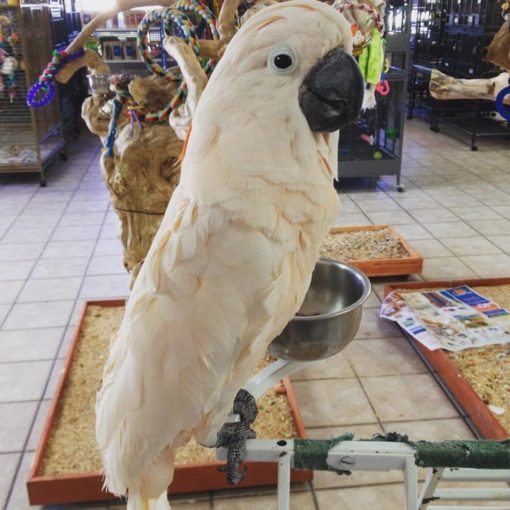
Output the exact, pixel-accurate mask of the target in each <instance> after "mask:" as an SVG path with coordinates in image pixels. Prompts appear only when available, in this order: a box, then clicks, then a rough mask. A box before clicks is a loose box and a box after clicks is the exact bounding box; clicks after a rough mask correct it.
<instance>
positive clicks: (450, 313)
mask: <svg viewBox="0 0 510 510" xmlns="http://www.w3.org/2000/svg"><path fill="white" fill-rule="evenodd" d="M380 316H381V317H383V318H385V319H389V320H392V321H395V322H397V323H398V324H399V326H400V327H402V328H403V329H404V330H405V331H407V332H408V333H409V334H410V335H411V336H413V337H414V338H415V339H416V340H418V342H420V343H422V344H423V345H425V347H427V348H428V349H430V350H431V351H434V350H436V349H445V350H447V351H461V350H463V349H471V348H473V347H483V346H485V345H492V344H502V343H506V342H510V312H509V311H508V310H506V309H504V308H501V307H500V306H499V305H498V304H497V303H495V302H494V301H492V300H490V299H488V298H486V297H484V296H482V295H480V294H478V293H477V292H475V291H474V290H473V289H471V288H470V287H468V286H467V285H461V286H459V287H454V288H450V289H443V290H427V291H422V292H398V291H393V292H392V293H391V294H389V295H388V296H387V297H386V298H385V300H384V301H383V303H382V305H381V313H380Z"/></svg>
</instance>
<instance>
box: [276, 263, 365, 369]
mask: <svg viewBox="0 0 510 510" xmlns="http://www.w3.org/2000/svg"><path fill="white" fill-rule="evenodd" d="M369 294H370V281H369V279H368V278H367V277H366V276H365V275H364V274H363V273H362V272H361V271H359V270H358V269H356V268H355V267H352V266H350V265H349V264H345V263H342V262H336V261H333V260H326V259H321V260H319V261H318V262H317V265H316V266H315V270H314V272H313V275H312V282H311V284H310V288H309V289H308V292H307V294H306V296H305V300H304V302H303V304H302V306H301V308H300V310H299V312H298V313H297V315H296V316H295V317H294V319H292V321H290V322H289V324H287V326H286V327H285V329H284V330H283V332H282V333H281V335H280V336H278V337H276V338H275V339H274V340H273V342H272V343H271V344H270V346H269V352H270V353H271V354H272V355H273V356H275V357H277V358H280V359H286V360H291V361H314V360H320V359H325V358H329V357H330V356H333V355H334V354H336V353H337V352H339V351H340V350H342V349H343V348H344V347H346V346H347V344H349V342H350V341H351V340H352V339H353V338H354V337H355V335H356V333H357V331H358V328H359V325H360V322H361V314H362V309H363V303H364V302H365V301H366V300H367V298H368V296H369Z"/></svg>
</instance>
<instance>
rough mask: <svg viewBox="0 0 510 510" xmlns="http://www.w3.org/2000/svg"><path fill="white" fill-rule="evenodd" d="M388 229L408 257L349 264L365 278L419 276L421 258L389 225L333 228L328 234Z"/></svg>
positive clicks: (421, 266)
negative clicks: (362, 273) (365, 276)
mask: <svg viewBox="0 0 510 510" xmlns="http://www.w3.org/2000/svg"><path fill="white" fill-rule="evenodd" d="M385 228H387V229H389V230H390V231H391V232H392V234H394V235H395V236H396V237H398V239H399V241H400V242H401V243H402V245H403V246H404V248H405V249H406V251H407V252H408V253H409V257H407V258H405V259H378V260H351V261H349V264H351V265H352V266H354V267H357V268H358V269H360V270H361V271H363V272H364V273H365V274H366V275H367V276H400V275H409V274H420V273H421V272H422V271H423V257H422V256H421V255H420V254H419V253H418V252H417V251H416V250H415V249H414V248H413V247H412V246H411V245H410V244H409V243H408V241H406V240H405V239H404V238H403V237H402V236H401V235H400V234H399V233H398V232H397V231H396V230H395V229H394V228H393V227H392V226H391V225H367V226H361V227H335V228H332V229H331V230H330V234H348V233H350V232H360V231H369V232H370V231H376V230H383V229H385Z"/></svg>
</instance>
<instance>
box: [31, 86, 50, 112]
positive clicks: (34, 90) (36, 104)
mask: <svg viewBox="0 0 510 510" xmlns="http://www.w3.org/2000/svg"><path fill="white" fill-rule="evenodd" d="M44 87H46V92H44V94H43V96H42V97H41V99H39V100H37V99H36V96H37V94H39V92H40V91H41V90H42V89H43V88H44ZM54 95H55V85H53V83H52V82H51V81H48V82H46V83H43V82H40V81H38V82H37V83H35V84H34V85H32V87H31V88H30V90H29V91H28V94H27V104H28V106H30V107H32V108H42V107H43V106H46V105H47V104H49V102H50V101H51V100H52V99H53V96H54Z"/></svg>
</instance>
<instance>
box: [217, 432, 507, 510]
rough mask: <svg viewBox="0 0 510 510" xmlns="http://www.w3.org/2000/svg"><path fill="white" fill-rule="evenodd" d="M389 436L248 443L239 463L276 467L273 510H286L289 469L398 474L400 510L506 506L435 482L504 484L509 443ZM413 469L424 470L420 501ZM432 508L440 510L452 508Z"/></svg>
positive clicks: (492, 493) (502, 493)
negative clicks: (469, 503)
mask: <svg viewBox="0 0 510 510" xmlns="http://www.w3.org/2000/svg"><path fill="white" fill-rule="evenodd" d="M390 436H394V438H395V439H396V441H395V439H394V438H392V437H376V438H375V439H374V440H360V441H353V440H352V435H351V434H344V435H343V436H340V437H338V438H333V439H330V440H319V439H309V440H279V441H266V440H259V439H253V440H250V441H248V444H247V450H246V458H245V459H246V461H248V462H273V463H276V464H278V492H277V499H278V510H288V509H289V492H290V491H289V488H290V483H289V474H290V469H291V468H294V469H312V470H315V471H334V472H336V473H338V474H339V475H342V474H343V475H348V474H351V472H352V471H391V470H400V471H403V472H404V478H405V484H404V486H405V501H406V503H405V509H406V510H425V509H426V508H427V507H428V504H429V503H430V502H431V501H434V502H435V503H441V502H443V501H453V500H459V499H460V500H479V501H494V500H505V499H508V500H510V489H467V488H464V489H437V484H438V482H439V481H440V479H441V478H444V479H445V480H455V481H472V480H477V481H507V482H510V440H506V441H485V440H480V441H444V442H439V443H430V442H426V441H420V442H417V443H412V442H408V441H407V440H406V438H403V437H401V436H398V435H390ZM225 455H226V452H225V450H219V451H218V457H219V458H220V459H224V458H225ZM418 467H425V468H430V470H429V474H428V478H427V481H426V482H425V485H424V487H423V489H422V491H421V493H420V495H418ZM433 508H434V509H435V510H440V509H442V510H445V508H452V507H436V506H434V507H433ZM458 508H462V507H458ZM464 508H466V510H467V509H468V508H469V509H471V510H473V509H474V508H479V507H464ZM396 510H397V509H396Z"/></svg>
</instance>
